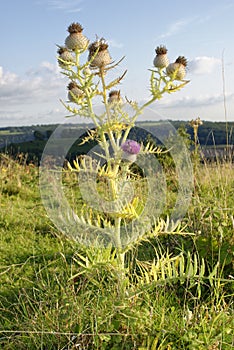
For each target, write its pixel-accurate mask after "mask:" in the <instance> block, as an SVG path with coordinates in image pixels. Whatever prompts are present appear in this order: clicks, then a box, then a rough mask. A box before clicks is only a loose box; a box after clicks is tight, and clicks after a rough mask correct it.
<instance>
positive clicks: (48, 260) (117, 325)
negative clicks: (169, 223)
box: [0, 155, 234, 350]
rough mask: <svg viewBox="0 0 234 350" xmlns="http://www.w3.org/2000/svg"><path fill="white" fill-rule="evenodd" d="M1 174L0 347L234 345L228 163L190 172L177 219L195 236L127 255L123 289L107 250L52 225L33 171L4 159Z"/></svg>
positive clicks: (233, 181) (161, 241)
mask: <svg viewBox="0 0 234 350" xmlns="http://www.w3.org/2000/svg"><path fill="white" fill-rule="evenodd" d="M0 170H1V171H0V178H1V183H0V206H1V211H0V240H1V244H0V281H1V283H0V314H1V317H0V348H2V349H4V350H5V349H6V350H8V349H10V350H16V349H17V350H21V349H22V350H25V349H30V350H31V349H32V350H33V349H37V350H38V349H46V350H50V349H51V350H52V349H53V350H55V349H59V350H62V349H64V350H65V349H67V350H68V349H71V350H72V349H112V350H114V349H125V350H128V349H138V350H140V349H141V350H146V349H149V350H154V349H161V350H163V349H188V350H190V349H191V350H195V349H199V350H203V349H204V350H205V349H208V350H218V349H223V350H230V349H231V348H233V347H234V336H233V334H234V318H233V292H234V287H233V284H234V276H233V247H234V241H233V231H234V220H233V216H234V167H233V164H231V163H223V164H221V163H218V164H217V163H216V164H206V163H205V164H203V165H199V166H197V168H196V173H195V183H194V194H193V198H192V201H191V204H190V208H189V210H188V213H187V215H186V217H185V218H184V222H183V224H185V225H186V227H185V229H184V230H185V232H192V233H194V235H193V236H179V235H178V236H177V235H168V236H162V237H161V236H159V237H157V238H154V239H152V240H151V241H150V242H144V244H142V245H140V246H138V247H137V248H136V249H134V250H133V251H132V252H130V253H129V254H128V256H127V261H126V265H127V266H128V267H129V269H126V278H125V280H124V283H125V289H124V290H125V292H124V293H123V292H121V290H120V288H119V284H118V270H117V269H116V262H115V259H114V254H113V250H112V249H106V250H104V251H102V252H100V250H97V249H94V248H91V247H90V248H85V247H81V246H79V245H78V244H77V243H75V242H73V241H71V240H69V238H67V237H65V236H63V235H62V234H61V233H60V232H58V230H57V229H56V227H54V226H53V224H52V223H51V222H50V220H49V218H48V217H47V215H46V212H45V209H44V207H43V205H42V203H41V199H40V193H39V189H38V168H37V167H36V166H34V165H32V164H29V165H28V164H27V163H26V162H25V160H24V158H23V157H21V158H19V160H18V161H15V160H13V159H11V158H9V157H8V156H4V155H1V163H0ZM71 181H72V184H74V179H71ZM66 182H67V183H69V179H68V177H66ZM72 200H75V199H72ZM181 254H183V259H184V260H183V262H182V260H181V259H180V256H181ZM173 259H174V260H173ZM176 259H177V260H176ZM157 261H159V262H160V264H161V265H160V266H156V265H157ZM173 261H177V263H173ZM176 264H177V265H176ZM183 264H184V265H183ZM195 265H197V267H195ZM169 267H171V269H174V270H173V271H170V268H169ZM202 269H203V270H204V271H203V272H201V270H202ZM179 270H181V271H179ZM195 270H196V271H195ZM178 271H179V272H178Z"/></svg>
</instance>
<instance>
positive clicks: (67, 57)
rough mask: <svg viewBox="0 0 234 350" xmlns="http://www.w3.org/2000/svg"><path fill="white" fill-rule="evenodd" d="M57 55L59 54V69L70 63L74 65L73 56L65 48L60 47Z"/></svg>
mask: <svg viewBox="0 0 234 350" xmlns="http://www.w3.org/2000/svg"><path fill="white" fill-rule="evenodd" d="M57 53H58V54H59V57H58V64H59V65H60V67H62V68H63V67H67V66H69V65H70V64H71V63H75V58H74V56H73V55H72V53H71V52H70V51H69V50H68V49H67V48H66V47H60V48H59V49H58V51H57Z"/></svg>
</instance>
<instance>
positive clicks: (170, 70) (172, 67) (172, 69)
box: [166, 56, 188, 80]
mask: <svg viewBox="0 0 234 350" xmlns="http://www.w3.org/2000/svg"><path fill="white" fill-rule="evenodd" d="M187 64H188V61H187V59H186V58H185V57H184V56H179V57H178V58H177V59H176V60H175V62H174V63H170V64H169V65H168V66H167V69H166V71H167V75H168V76H170V77H173V76H174V74H175V77H174V79H175V80H183V79H184V78H185V75H186V67H187Z"/></svg>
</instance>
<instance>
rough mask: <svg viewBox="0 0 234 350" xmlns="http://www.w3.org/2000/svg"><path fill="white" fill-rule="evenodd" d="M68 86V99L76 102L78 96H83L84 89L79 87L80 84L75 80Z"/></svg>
mask: <svg viewBox="0 0 234 350" xmlns="http://www.w3.org/2000/svg"><path fill="white" fill-rule="evenodd" d="M67 88H68V99H69V101H71V102H76V99H77V98H80V97H82V95H83V91H82V90H81V89H80V88H79V86H78V85H77V84H76V83H75V82H73V81H72V82H70V83H69V84H68V86H67Z"/></svg>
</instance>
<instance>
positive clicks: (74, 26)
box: [67, 23, 83, 34]
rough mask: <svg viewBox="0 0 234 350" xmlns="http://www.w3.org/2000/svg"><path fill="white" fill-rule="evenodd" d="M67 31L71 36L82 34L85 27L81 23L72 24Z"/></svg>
mask: <svg viewBox="0 0 234 350" xmlns="http://www.w3.org/2000/svg"><path fill="white" fill-rule="evenodd" d="M67 31H68V32H69V33H70V34H74V33H81V32H82V31H83V27H82V26H81V25H80V24H79V23H72V24H70V26H69V27H68V28H67Z"/></svg>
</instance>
